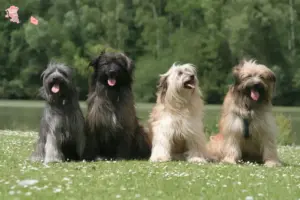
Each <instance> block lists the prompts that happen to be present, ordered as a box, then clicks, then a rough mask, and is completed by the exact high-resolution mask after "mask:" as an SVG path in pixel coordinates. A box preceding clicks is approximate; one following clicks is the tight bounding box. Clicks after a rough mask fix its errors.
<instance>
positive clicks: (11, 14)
mask: <svg viewBox="0 0 300 200" xmlns="http://www.w3.org/2000/svg"><path fill="white" fill-rule="evenodd" d="M18 10H19V8H18V7H16V6H10V7H9V8H8V9H6V10H5V11H6V15H5V17H6V18H10V21H11V22H15V23H17V24H19V23H20V21H19V15H18Z"/></svg>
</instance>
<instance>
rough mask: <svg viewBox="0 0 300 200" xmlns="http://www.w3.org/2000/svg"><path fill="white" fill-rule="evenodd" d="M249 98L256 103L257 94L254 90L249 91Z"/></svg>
mask: <svg viewBox="0 0 300 200" xmlns="http://www.w3.org/2000/svg"><path fill="white" fill-rule="evenodd" d="M251 98H252V99H253V100H254V101H257V100H258V99H259V92H257V91H256V90H253V89H252V90H251Z"/></svg>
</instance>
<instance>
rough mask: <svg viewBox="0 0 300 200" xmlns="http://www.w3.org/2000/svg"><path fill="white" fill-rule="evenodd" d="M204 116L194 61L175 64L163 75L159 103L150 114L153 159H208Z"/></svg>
mask: <svg viewBox="0 0 300 200" xmlns="http://www.w3.org/2000/svg"><path fill="white" fill-rule="evenodd" d="M202 118H203V101H202V98H201V93H200V89H199V87H198V79H197V72H196V68H195V67H194V66H193V65H192V64H183V65H177V64H173V66H172V67H171V68H170V69H169V70H168V72H166V73H165V74H163V75H161V77H160V80H159V84H158V92H157V101H156V105H155V106H154V108H153V110H152V113H151V115H150V120H149V130H150V137H151V139H152V153H151V157H150V161H152V162H164V161H170V160H172V159H174V160H177V159H186V160H187V161H189V162H206V155H207V151H206V140H205V136H204V132H203V123H202Z"/></svg>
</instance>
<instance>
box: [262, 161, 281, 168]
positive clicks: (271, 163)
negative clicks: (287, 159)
mask: <svg viewBox="0 0 300 200" xmlns="http://www.w3.org/2000/svg"><path fill="white" fill-rule="evenodd" d="M265 166H266V167H280V166H282V164H281V163H280V162H279V161H276V160H267V161H266V162H265Z"/></svg>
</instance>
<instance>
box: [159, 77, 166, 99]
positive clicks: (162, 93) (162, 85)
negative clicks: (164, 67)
mask: <svg viewBox="0 0 300 200" xmlns="http://www.w3.org/2000/svg"><path fill="white" fill-rule="evenodd" d="M157 89H158V92H159V93H160V98H161V99H160V101H161V102H164V99H165V96H166V93H167V90H168V75H166V74H163V75H161V76H160V79H159V81H158V85H157Z"/></svg>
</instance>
